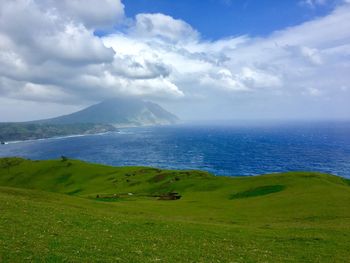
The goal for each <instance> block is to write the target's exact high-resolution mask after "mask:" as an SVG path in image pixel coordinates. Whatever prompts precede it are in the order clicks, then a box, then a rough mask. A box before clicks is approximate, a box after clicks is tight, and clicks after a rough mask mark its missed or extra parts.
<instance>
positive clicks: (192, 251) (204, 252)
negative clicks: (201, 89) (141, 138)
mask: <svg viewBox="0 0 350 263" xmlns="http://www.w3.org/2000/svg"><path fill="white" fill-rule="evenodd" d="M170 192H177V193H179V194H180V195H181V199H179V200H176V201H174V200H172V201H165V200H159V196H163V195H166V194H167V193H170ZM97 196H98V197H99V198H97ZM349 251H350V183H349V181H348V180H346V179H343V178H340V177H336V176H332V175H326V174H319V173H311V172H291V173H284V174H271V175H262V176H254V177H216V176H213V175H211V174H208V173H206V172H200V171H170V170H160V169H154V168H147V167H109V166H103V165H97V164H90V163H85V162H82V161H78V160H65V159H64V160H52V161H30V160H24V159H19V158H4V159H0V262H350V256H349V255H350V254H349Z"/></svg>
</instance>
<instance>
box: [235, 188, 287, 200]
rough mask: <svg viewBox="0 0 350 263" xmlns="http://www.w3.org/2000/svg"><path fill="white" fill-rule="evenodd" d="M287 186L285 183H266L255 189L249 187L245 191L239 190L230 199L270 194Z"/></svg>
mask: <svg viewBox="0 0 350 263" xmlns="http://www.w3.org/2000/svg"><path fill="white" fill-rule="evenodd" d="M285 188H286V186H284V185H266V186H260V187H256V188H253V189H249V190H247V191H244V192H239V193H236V194H233V195H231V197H230V199H241V198H249V197H257V196H263V195H269V194H273V193H278V192H281V191H283V190H284V189H285Z"/></svg>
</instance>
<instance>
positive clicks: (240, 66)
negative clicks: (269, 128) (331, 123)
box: [0, 0, 350, 121]
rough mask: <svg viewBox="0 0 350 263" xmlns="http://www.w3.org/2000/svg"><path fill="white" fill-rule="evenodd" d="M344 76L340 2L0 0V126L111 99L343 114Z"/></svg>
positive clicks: (268, 114)
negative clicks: (136, 99)
mask: <svg viewBox="0 0 350 263" xmlns="http://www.w3.org/2000/svg"><path fill="white" fill-rule="evenodd" d="M96 32H99V33H96ZM349 72H350V0H293V1H292V0H274V1H273V0H75V1H72V0H60V1H53V0H16V1H13V0H1V1H0V112H6V114H1V115H0V121H22V120H31V119H40V118H48V117H53V116H57V115H61V114H66V113H70V112H73V111H76V110H78V109H81V108H83V107H86V106H89V105H91V104H94V103H97V102H100V101H102V100H105V99H108V98H111V97H118V96H135V97H139V98H142V99H145V100H151V101H154V102H157V103H159V104H160V105H161V106H163V107H165V108H166V109H168V110H170V111H171V112H173V113H175V114H177V115H178V116H179V117H180V118H182V119H185V120H186V119H194V120H197V119H201V120H203V119H283V120H284V119H350V107H349V106H348V105H349V101H350V75H349Z"/></svg>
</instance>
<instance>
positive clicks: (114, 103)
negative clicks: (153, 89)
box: [39, 98, 178, 126]
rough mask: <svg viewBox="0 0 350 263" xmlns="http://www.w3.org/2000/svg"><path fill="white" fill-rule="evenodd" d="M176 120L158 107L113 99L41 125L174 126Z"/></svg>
mask: <svg viewBox="0 0 350 263" xmlns="http://www.w3.org/2000/svg"><path fill="white" fill-rule="evenodd" d="M177 121H178V118H177V117H176V116H175V115H173V114H171V113H170V112H167V111H166V110H164V109H163V108H162V107H160V106H159V105H157V104H155V103H152V102H146V101H143V100H139V99H134V98H114V99H110V100H106V101H103V102H101V103H98V104H95V105H93V106H90V107H88V108H86V109H83V110H81V111H78V112H75V113H72V114H69V115H65V116H61V117H57V118H53V119H47V120H41V121H39V122H42V123H55V124H70V123H104V124H113V125H116V126H143V125H162V124H174V123H176V122H177Z"/></svg>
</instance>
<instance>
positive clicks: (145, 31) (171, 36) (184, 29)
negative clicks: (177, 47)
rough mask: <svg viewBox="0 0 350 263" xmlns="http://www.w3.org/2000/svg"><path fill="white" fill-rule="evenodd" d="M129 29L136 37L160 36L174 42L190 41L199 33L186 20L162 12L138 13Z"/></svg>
mask: <svg viewBox="0 0 350 263" xmlns="http://www.w3.org/2000/svg"><path fill="white" fill-rule="evenodd" d="M130 31H131V33H132V34H134V35H135V36H138V37H147V38H153V37H161V38H164V39H166V40H170V41H174V42H178V41H179V40H187V41H190V40H193V39H197V38H198V35H199V34H198V32H197V31H195V30H194V29H193V28H192V27H191V26H190V25H189V24H187V23H186V22H184V21H182V20H179V19H174V18H172V17H170V16H167V15H164V14H138V15H136V21H135V24H134V26H133V27H132V28H131V29H130Z"/></svg>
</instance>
